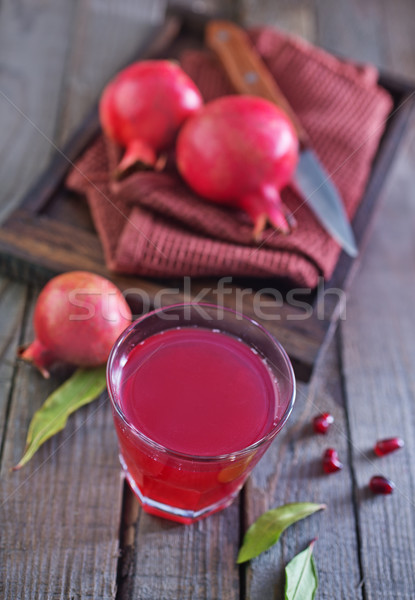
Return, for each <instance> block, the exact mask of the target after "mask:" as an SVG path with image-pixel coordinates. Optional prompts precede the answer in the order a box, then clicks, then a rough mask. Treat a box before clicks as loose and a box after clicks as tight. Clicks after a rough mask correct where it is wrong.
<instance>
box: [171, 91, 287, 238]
mask: <svg viewBox="0 0 415 600" xmlns="http://www.w3.org/2000/svg"><path fill="white" fill-rule="evenodd" d="M176 159H177V166H178V169H179V171H180V173H181V175H182V177H183V179H184V180H185V181H186V183H187V184H188V185H189V186H190V187H191V188H192V189H193V190H194V191H195V192H197V193H198V194H199V195H200V196H202V197H203V198H205V199H206V200H210V201H211V202H216V203H219V204H221V203H222V204H226V205H230V206H234V207H238V208H240V209H242V210H244V211H246V212H247V213H248V215H249V216H250V217H251V219H252V221H253V223H254V237H255V238H258V236H259V234H260V233H261V232H262V231H263V229H264V227H265V225H266V223H267V221H269V222H270V223H271V225H273V226H274V227H275V228H276V229H278V230H280V231H281V232H283V233H289V232H290V231H291V229H292V227H293V226H294V224H295V221H294V218H293V217H292V216H291V215H290V214H289V213H288V211H287V209H286V208H285V207H284V206H283V204H282V201H281V198H280V193H279V192H280V190H281V189H282V188H283V187H284V186H285V185H287V183H288V182H289V181H290V179H291V176H292V174H293V173H294V170H295V167H296V164H297V160H298V139H297V136H296V133H295V131H294V128H293V126H292V125H291V122H290V120H289V119H288V117H287V116H286V115H285V114H284V113H283V112H282V111H281V110H280V109H279V108H278V107H277V106H275V105H274V104H272V103H271V102H269V101H268V100H264V99H262V98H258V97H255V96H246V95H240V96H224V97H222V98H219V99H217V100H213V101H212V102H209V103H208V104H206V105H205V106H203V107H202V108H201V109H200V110H199V111H198V112H197V113H196V114H195V115H193V116H192V117H191V118H190V119H188V121H187V122H186V123H185V124H184V126H183V128H182V129H181V130H180V133H179V135H178V138H177V144H176Z"/></svg>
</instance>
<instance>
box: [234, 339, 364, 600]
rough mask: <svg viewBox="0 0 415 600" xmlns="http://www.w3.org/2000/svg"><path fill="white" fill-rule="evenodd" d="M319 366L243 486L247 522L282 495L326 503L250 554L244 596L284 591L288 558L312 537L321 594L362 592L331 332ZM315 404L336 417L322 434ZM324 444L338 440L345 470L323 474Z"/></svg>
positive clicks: (255, 598) (256, 599) (254, 598)
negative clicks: (318, 430)
mask: <svg viewBox="0 0 415 600" xmlns="http://www.w3.org/2000/svg"><path fill="white" fill-rule="evenodd" d="M319 367H320V368H318V369H317V371H316V372H315V374H314V376H313V379H312V381H311V383H310V384H309V385H308V386H306V385H304V384H302V385H301V386H299V389H298V393H297V400H296V404H295V406H294V410H293V414H292V416H291V417H290V420H289V421H288V423H287V426H286V428H285V430H283V431H282V432H281V434H280V435H279V437H278V438H277V439H276V440H275V441H274V442H273V444H272V446H271V448H270V450H269V451H268V452H267V454H266V455H265V456H264V457H263V459H262V460H261V462H260V463H259V465H258V466H257V467H256V468H255V469H254V472H253V475H252V476H251V479H250V480H249V482H248V485H247V488H246V492H245V494H246V500H245V506H246V517H245V527H248V525H250V524H251V523H252V522H253V521H254V520H255V519H256V518H258V517H259V516H260V515H261V514H262V513H263V512H265V511H266V510H268V509H270V508H275V507H277V506H280V505H282V504H285V503H287V502H303V501H304V502H322V503H325V504H327V510H325V511H324V512H321V513H319V514H316V515H313V516H312V517H310V518H308V519H306V520H305V521H302V522H300V523H297V524H296V525H294V526H292V527H291V528H290V529H289V531H287V532H286V533H285V534H283V536H282V538H281V539H280V541H279V542H278V543H277V544H276V545H275V546H274V547H272V548H271V549H270V550H268V551H267V552H265V553H263V554H262V555H260V556H259V557H258V558H256V559H254V560H253V561H251V563H250V564H249V566H248V567H247V568H246V577H247V581H246V589H247V595H246V597H247V598H249V599H250V600H263V599H265V598H276V599H278V600H279V599H282V598H283V597H284V593H283V591H284V568H285V566H286V564H287V563H288V562H289V561H290V560H291V559H292V558H293V557H294V556H295V555H296V554H297V553H298V552H300V551H301V550H303V549H304V548H305V547H306V546H307V545H308V544H309V543H310V541H311V540H312V539H313V538H316V537H317V538H318V539H317V542H316V545H315V559H316V564H317V570H318V575H319V581H320V583H319V592H318V597H319V598H327V599H330V600H331V599H333V598H353V599H357V600H358V599H360V598H362V593H361V590H360V588H359V582H360V578H361V574H360V568H359V560H358V539H357V536H356V528H355V511H354V507H353V485H352V473H351V467H350V462H349V442H348V435H347V417H346V414H345V409H344V405H343V395H342V389H341V384H340V377H339V365H338V356H337V352H336V340H333V343H332V344H331V345H330V348H329V350H328V352H327V354H326V359H325V360H324V362H321V363H320V365H319ZM320 412H330V413H331V414H332V415H333V416H334V419H335V422H334V424H333V426H332V428H331V430H330V432H329V434H328V435H327V436H320V435H316V434H314V433H313V431H312V427H311V420H312V418H313V417H314V416H315V415H316V414H319V413H320ZM327 447H335V448H336V449H337V451H338V453H339V457H340V459H341V461H342V462H343V464H344V468H343V471H341V472H339V473H335V474H333V475H330V476H328V475H325V474H323V471H322V464H321V459H322V455H323V452H324V450H325V449H326V448H327ZM339 540H341V543H340V542H339Z"/></svg>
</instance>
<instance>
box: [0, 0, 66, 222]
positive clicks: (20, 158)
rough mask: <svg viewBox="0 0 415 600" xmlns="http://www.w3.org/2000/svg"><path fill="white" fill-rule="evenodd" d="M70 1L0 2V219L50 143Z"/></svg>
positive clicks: (41, 162)
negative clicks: (0, 133) (0, 184)
mask: <svg viewBox="0 0 415 600" xmlns="http://www.w3.org/2000/svg"><path fill="white" fill-rule="evenodd" d="M72 13H73V3H71V2H65V1H64V0H59V1H56V2H53V1H50V0H45V1H42V2H41V1H40V0H38V1H36V2H32V1H29V0H23V1H20V2H14V1H13V0H4V2H2V3H1V8H0V56H1V63H0V128H1V131H2V136H1V143H0V178H1V181H2V186H1V191H0V220H1V219H3V218H4V216H5V215H6V214H8V213H9V212H10V211H11V209H12V208H15V207H16V206H17V205H18V203H19V201H20V199H21V197H22V195H23V193H24V192H25V191H26V190H27V189H29V187H30V185H31V184H32V183H33V181H34V179H35V178H36V176H37V175H38V174H39V173H40V172H41V170H42V169H43V168H44V167H45V166H46V164H47V162H48V160H49V158H50V156H51V153H52V151H53V147H52V145H51V144H50V142H49V139H53V135H54V130H55V124H56V119H57V115H58V109H59V106H60V100H61V96H60V94H61V87H62V73H63V65H64V62H65V56H66V53H67V50H68V45H69V43H70V35H69V32H70V29H71V23H72Z"/></svg>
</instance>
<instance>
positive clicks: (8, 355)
mask: <svg viewBox="0 0 415 600" xmlns="http://www.w3.org/2000/svg"><path fill="white" fill-rule="evenodd" d="M25 303H26V286H24V285H22V284H19V283H14V282H12V281H9V280H8V279H6V278H4V277H1V278H0V447H1V442H2V440H3V436H4V429H5V426H6V420H7V411H8V408H9V400H10V393H11V388H12V383H13V377H14V372H15V366H16V351H17V347H18V345H19V341H20V336H21V330H22V322H23V316H24V309H25Z"/></svg>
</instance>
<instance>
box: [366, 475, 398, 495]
mask: <svg viewBox="0 0 415 600" xmlns="http://www.w3.org/2000/svg"><path fill="white" fill-rule="evenodd" d="M369 487H370V489H371V490H372V492H373V493H374V494H392V492H393V490H394V489H395V484H394V483H393V481H391V480H390V479H386V477H383V475H375V476H374V477H372V479H371V480H370V481H369Z"/></svg>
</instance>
